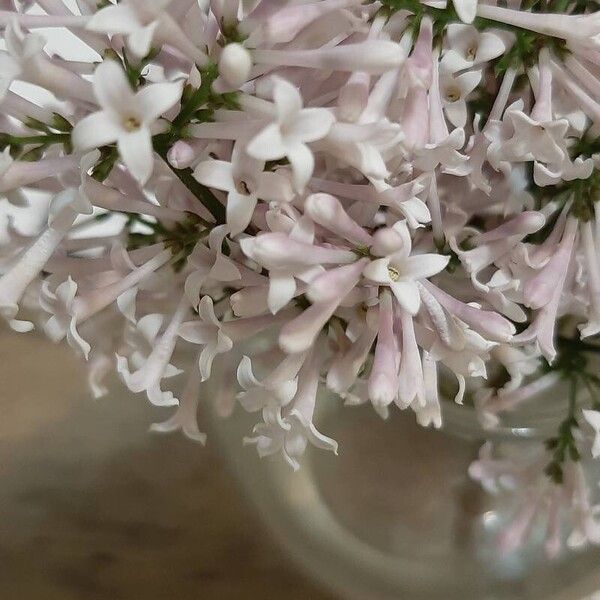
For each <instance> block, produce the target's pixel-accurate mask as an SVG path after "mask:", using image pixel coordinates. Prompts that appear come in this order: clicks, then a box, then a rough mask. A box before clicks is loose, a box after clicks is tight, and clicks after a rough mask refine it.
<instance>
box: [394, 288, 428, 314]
mask: <svg viewBox="0 0 600 600" xmlns="http://www.w3.org/2000/svg"><path fill="white" fill-rule="evenodd" d="M390 288H391V289H392V292H393V293H394V296H396V300H398V303H399V304H400V306H401V307H402V308H403V309H404V310H405V311H406V312H407V313H409V314H410V315H416V314H417V313H418V312H419V307H420V306H421V295H420V294H419V287H418V285H417V284H416V282H414V281H394V282H392V283H391V284H390Z"/></svg>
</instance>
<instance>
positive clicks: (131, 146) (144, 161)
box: [117, 127, 154, 185]
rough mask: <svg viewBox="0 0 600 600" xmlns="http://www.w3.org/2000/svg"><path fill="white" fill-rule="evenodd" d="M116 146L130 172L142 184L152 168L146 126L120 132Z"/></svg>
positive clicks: (152, 155) (152, 152) (152, 159)
mask: <svg viewBox="0 0 600 600" xmlns="http://www.w3.org/2000/svg"><path fill="white" fill-rule="evenodd" d="M117 146H118V148H119V154H120V155H121V158H122V159H123V162H124V163H125V165H126V166H127V168H128V169H129V171H130V172H131V174H132V175H133V176H134V177H135V178H136V179H137V180H138V182H139V183H140V184H141V185H144V184H145V183H146V182H147V181H148V179H150V176H151V175H152V171H153V170H154V150H153V148H152V139H151V136H150V131H149V130H148V129H147V128H146V127H140V128H139V129H137V130H136V131H131V132H125V133H122V134H121V135H120V136H119V139H118V140H117Z"/></svg>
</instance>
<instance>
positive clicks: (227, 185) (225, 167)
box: [194, 160, 235, 192]
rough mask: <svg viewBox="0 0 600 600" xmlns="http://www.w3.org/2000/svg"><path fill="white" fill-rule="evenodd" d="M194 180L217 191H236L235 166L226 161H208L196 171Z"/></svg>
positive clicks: (202, 163) (199, 165) (200, 164)
mask: <svg viewBox="0 0 600 600" xmlns="http://www.w3.org/2000/svg"><path fill="white" fill-rule="evenodd" d="M194 178H195V179H196V180H197V181H199V182H200V183H201V184H202V185H205V186H207V187H210V188H214V189H216V190H223V191H224V192H231V191H234V190H235V181H234V180H233V166H232V164H231V163H230V162H226V161H224V160H206V161H204V162H201V163H199V164H198V166H197V167H196V168H195V169H194Z"/></svg>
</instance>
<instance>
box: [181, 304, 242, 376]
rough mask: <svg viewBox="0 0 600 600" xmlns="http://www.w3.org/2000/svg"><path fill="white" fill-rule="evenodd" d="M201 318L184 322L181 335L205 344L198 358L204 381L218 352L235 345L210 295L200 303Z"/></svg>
mask: <svg viewBox="0 0 600 600" xmlns="http://www.w3.org/2000/svg"><path fill="white" fill-rule="evenodd" d="M198 316H199V320H196V321H188V322H187V323H183V324H182V325H181V327H180V328H179V335H180V336H181V337H182V338H183V339H184V340H186V341H188V342H191V343H192V344H201V345H203V346H204V348H203V349H202V352H201V353H200V357H199V359H198V368H199V369H200V374H201V375H202V381H206V380H207V379H208V378H209V377H210V373H211V370H212V364H213V361H214V360H215V357H216V356H217V355H218V354H223V353H225V352H229V350H231V348H232V347H233V342H232V341H231V338H230V337H228V336H227V335H226V334H225V333H224V332H223V331H222V328H221V322H220V321H219V319H217V317H216V315H215V309H214V307H213V301H212V298H211V297H210V296H204V297H203V298H202V300H200V303H199V305H198Z"/></svg>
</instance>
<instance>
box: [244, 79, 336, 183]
mask: <svg viewBox="0 0 600 600" xmlns="http://www.w3.org/2000/svg"><path fill="white" fill-rule="evenodd" d="M273 100H274V101H275V107H276V112H277V120H276V121H275V122H274V123H271V124H270V125H267V127H265V128H264V129H263V130H262V131H261V132H260V133H259V134H258V135H256V136H255V137H254V138H253V139H252V140H250V142H249V144H248V147H247V152H248V154H249V155H250V156H253V157H254V158H256V159H258V160H279V159H281V158H287V159H288V160H289V161H290V163H291V164H292V169H293V171H294V184H295V186H296V189H297V191H299V192H300V191H302V190H303V189H304V186H305V185H306V184H307V183H308V180H309V179H310V178H311V176H312V173H313V169H314V157H313V155H312V152H311V150H310V148H309V147H308V146H307V144H308V143H310V142H316V141H317V140H320V139H321V138H324V137H325V136H326V135H327V133H328V132H329V129H330V128H331V126H332V125H333V123H334V121H335V117H334V116H333V114H332V113H331V112H330V111H328V110H327V109H325V108H302V96H301V95H300V93H299V92H298V90H297V88H296V87H295V86H294V85H292V84H291V83H290V82H289V81H286V80H285V79H282V78H281V77H273Z"/></svg>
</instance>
